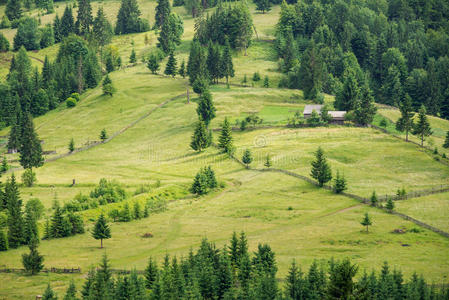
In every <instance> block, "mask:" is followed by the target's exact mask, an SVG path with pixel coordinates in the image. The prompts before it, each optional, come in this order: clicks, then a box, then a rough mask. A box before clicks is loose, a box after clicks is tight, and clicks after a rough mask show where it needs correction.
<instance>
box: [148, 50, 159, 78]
mask: <svg viewBox="0 0 449 300" xmlns="http://www.w3.org/2000/svg"><path fill="white" fill-rule="evenodd" d="M147 67H148V69H150V71H151V73H153V74H157V71H158V70H159V67H160V66H159V60H158V59H157V57H156V55H154V54H153V53H151V54H150V57H149V58H148V64H147Z"/></svg>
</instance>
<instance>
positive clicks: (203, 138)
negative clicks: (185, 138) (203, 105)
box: [190, 120, 209, 152]
mask: <svg viewBox="0 0 449 300" xmlns="http://www.w3.org/2000/svg"><path fill="white" fill-rule="evenodd" d="M208 146H209V139H208V134H207V129H206V124H204V121H203V120H199V121H198V123H197V125H196V127H195V131H194V132H193V135H192V141H191V142H190V147H192V149H193V150H195V151H198V152H201V151H202V150H203V149H205V148H207V147H208Z"/></svg>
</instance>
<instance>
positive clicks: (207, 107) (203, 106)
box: [196, 90, 215, 127]
mask: <svg viewBox="0 0 449 300" xmlns="http://www.w3.org/2000/svg"><path fill="white" fill-rule="evenodd" d="M196 112H197V114H198V117H199V119H200V120H203V121H204V124H206V127H207V126H209V123H210V121H212V119H213V118H215V106H214V102H213V101H212V94H211V93H210V92H209V91H208V90H206V91H204V92H203V93H202V94H201V95H200V98H199V100H198V107H197V109H196Z"/></svg>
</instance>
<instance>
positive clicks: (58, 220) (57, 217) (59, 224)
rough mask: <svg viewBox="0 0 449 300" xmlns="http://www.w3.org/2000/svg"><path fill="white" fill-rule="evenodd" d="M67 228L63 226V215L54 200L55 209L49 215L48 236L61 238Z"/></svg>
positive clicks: (65, 233) (65, 234)
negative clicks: (50, 215)
mask: <svg viewBox="0 0 449 300" xmlns="http://www.w3.org/2000/svg"><path fill="white" fill-rule="evenodd" d="M66 231H67V229H66V228H65V222H64V215H63V213H62V209H61V207H60V206H59V203H58V202H56V206H55V211H54V212H53V215H52V217H51V225H50V237H51V238H61V237H65V236H67V232H66Z"/></svg>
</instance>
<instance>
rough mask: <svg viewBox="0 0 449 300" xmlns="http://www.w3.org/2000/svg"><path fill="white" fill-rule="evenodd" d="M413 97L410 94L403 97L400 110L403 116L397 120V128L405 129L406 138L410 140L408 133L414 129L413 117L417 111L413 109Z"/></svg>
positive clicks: (399, 129)
mask: <svg viewBox="0 0 449 300" xmlns="http://www.w3.org/2000/svg"><path fill="white" fill-rule="evenodd" d="M412 109H413V108H412V99H411V98H410V96H409V95H408V94H406V95H405V97H403V98H402V99H401V102H400V103H399V110H400V111H401V117H400V118H399V119H398V120H397V121H396V130H398V131H405V140H406V141H408V133H409V132H410V131H412V130H413V125H414V123H413V117H414V115H415V113H414V112H413V110H412Z"/></svg>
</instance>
